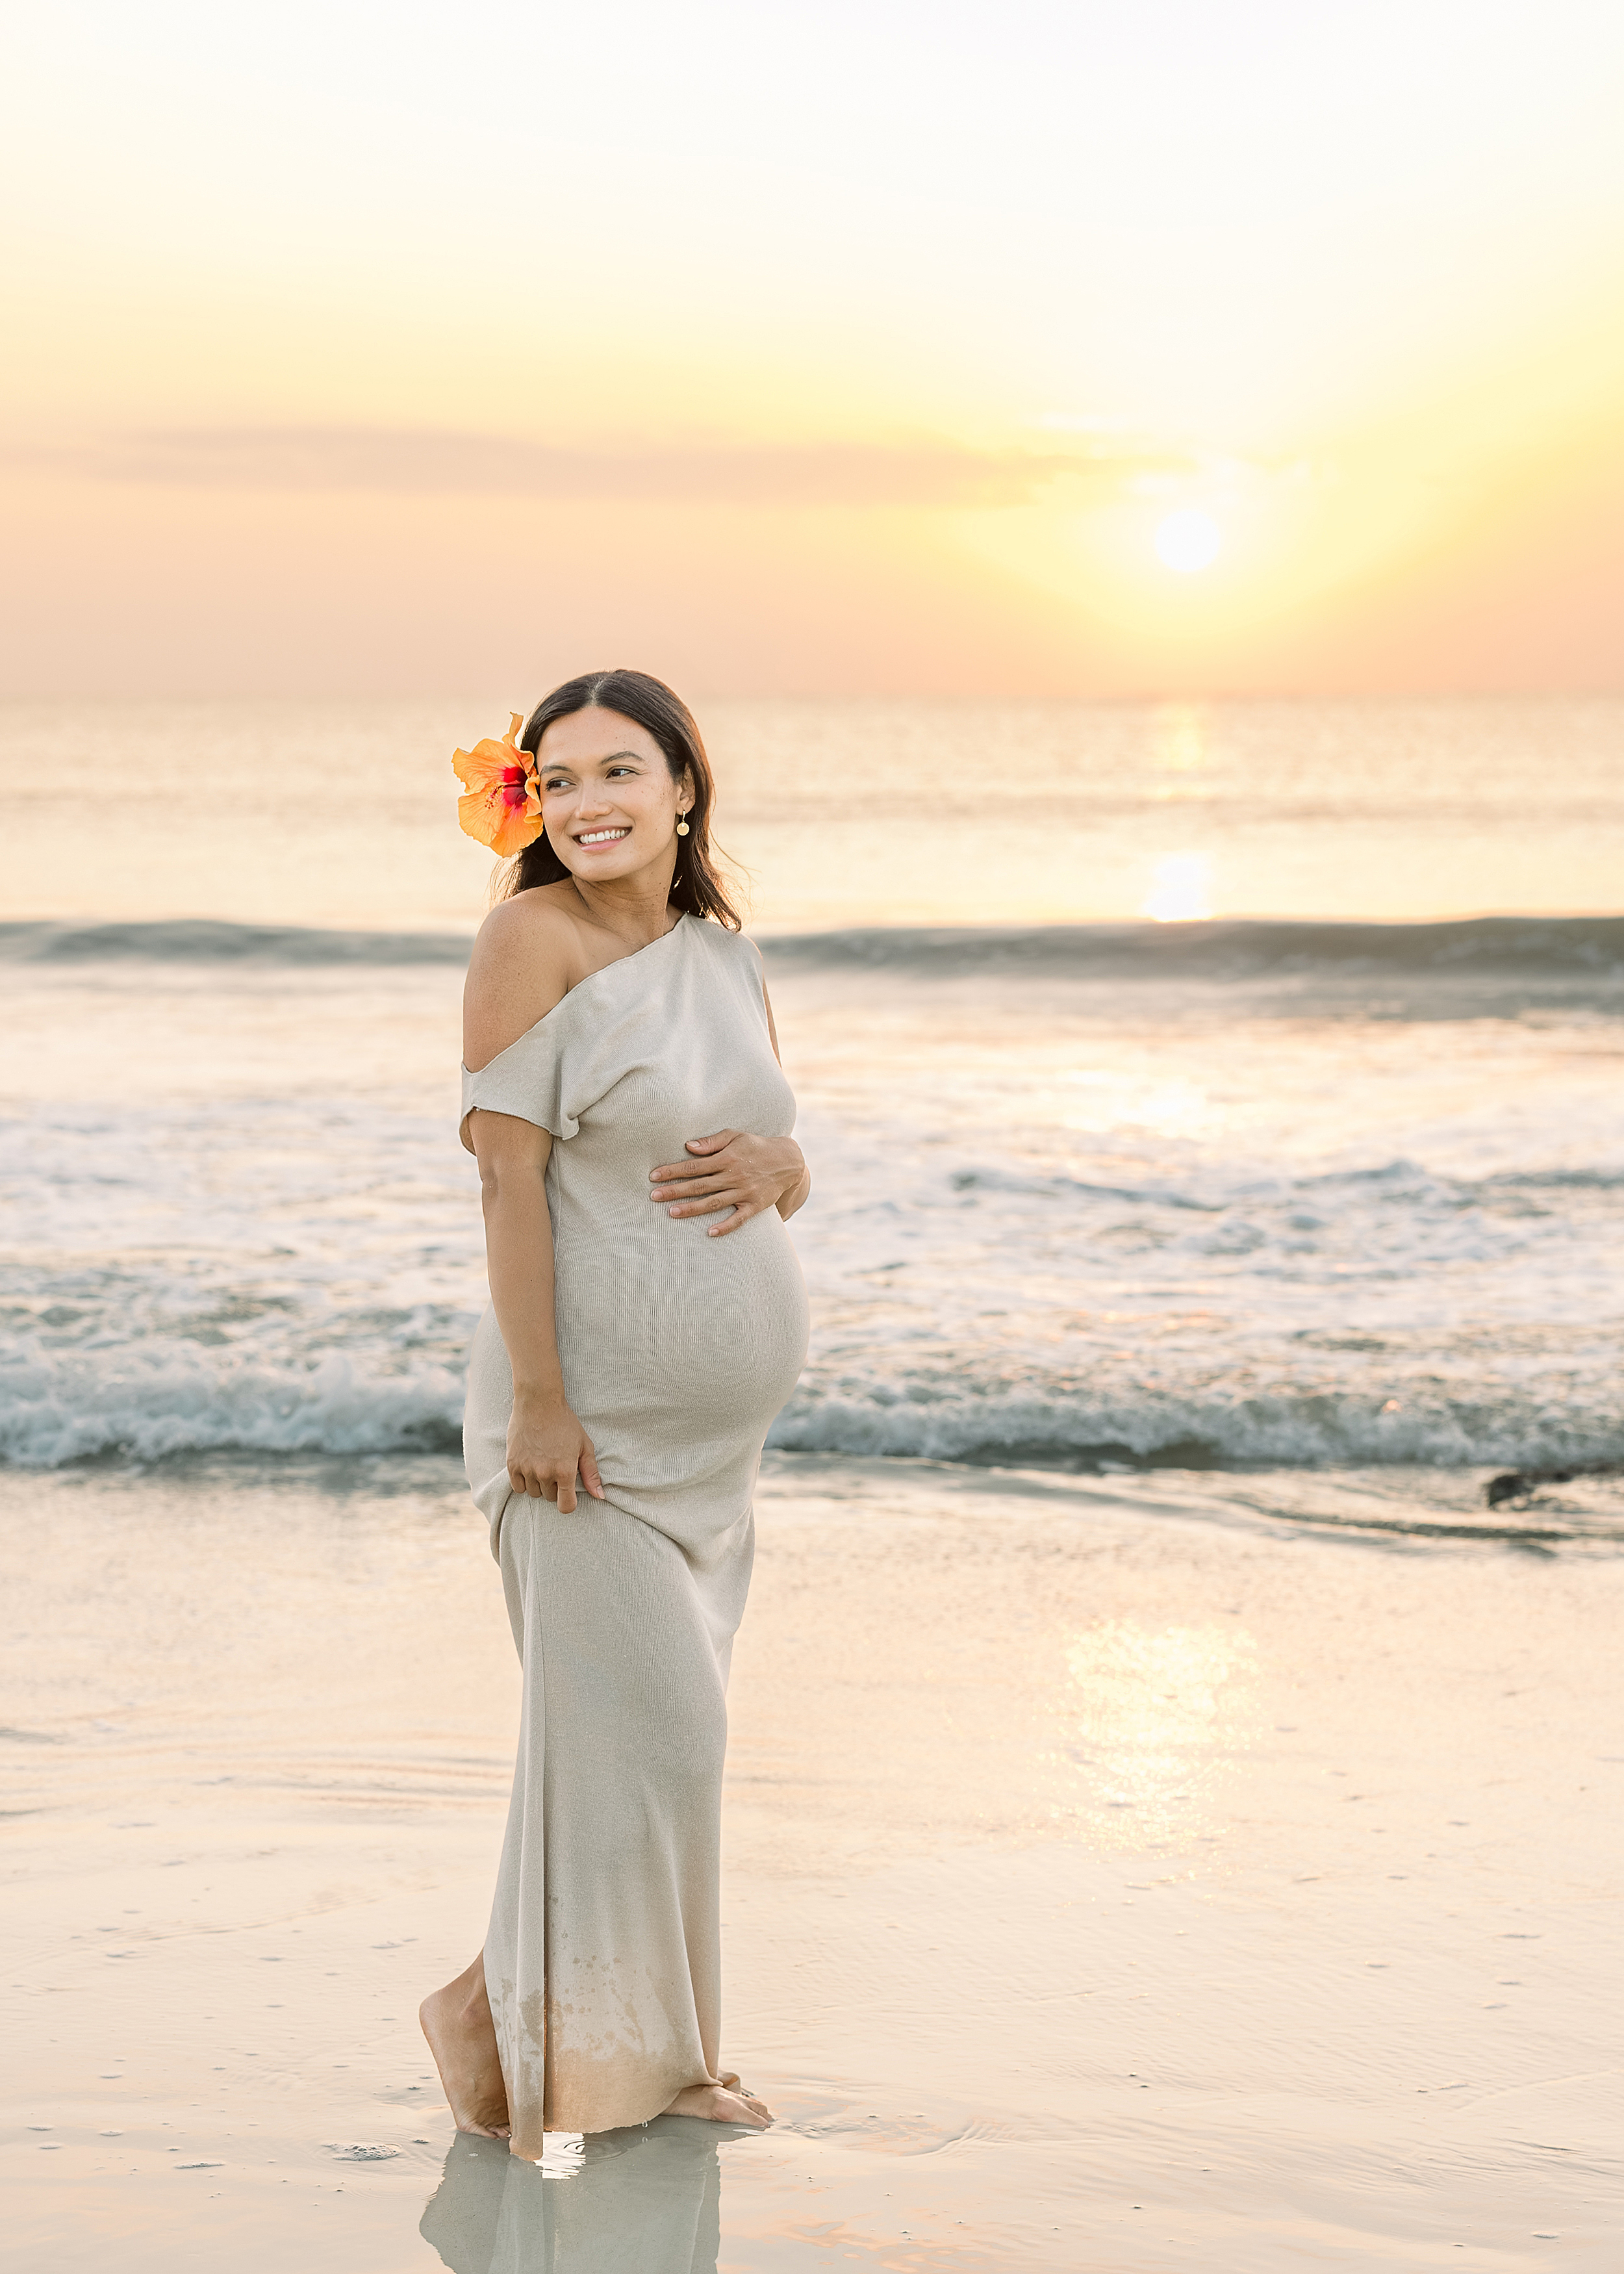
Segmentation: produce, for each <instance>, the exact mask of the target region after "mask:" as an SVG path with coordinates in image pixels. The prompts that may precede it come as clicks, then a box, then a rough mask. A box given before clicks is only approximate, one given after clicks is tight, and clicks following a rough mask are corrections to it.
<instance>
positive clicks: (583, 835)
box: [572, 822, 632, 845]
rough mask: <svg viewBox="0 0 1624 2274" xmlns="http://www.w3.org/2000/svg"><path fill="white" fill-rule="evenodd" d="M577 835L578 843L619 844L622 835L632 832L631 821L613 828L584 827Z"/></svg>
mask: <svg viewBox="0 0 1624 2274" xmlns="http://www.w3.org/2000/svg"><path fill="white" fill-rule="evenodd" d="M572 833H573V834H574V835H575V843H576V844H577V845H618V844H619V843H620V840H621V838H622V837H629V836H630V835H631V833H632V832H631V824H630V823H629V822H620V823H619V824H618V825H616V826H615V827H614V828H613V829H583V830H581V831H579V832H572Z"/></svg>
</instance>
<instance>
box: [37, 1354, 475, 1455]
mask: <svg viewBox="0 0 1624 2274" xmlns="http://www.w3.org/2000/svg"><path fill="white" fill-rule="evenodd" d="M461 1444H462V1380H461V1378H460V1376H459V1375H458V1374H455V1373H454V1372H453V1371H452V1369H451V1368H449V1367H445V1366H439V1365H432V1364H431V1365H427V1366H422V1367H416V1368H413V1369H410V1370H407V1371H403V1372H401V1373H395V1374H384V1373H381V1372H378V1371H374V1370H372V1369H371V1368H369V1367H365V1366H364V1365H357V1364H356V1363H355V1362H354V1361H353V1360H351V1359H349V1358H347V1357H344V1356H342V1355H341V1354H339V1353H337V1352H331V1353H329V1354H328V1355H327V1357H325V1358H324V1359H321V1360H320V1362H319V1363H318V1364H316V1365H313V1366H310V1367H298V1368H289V1367H275V1366H266V1365H263V1364H256V1363H253V1362H252V1361H249V1362H237V1361H234V1360H232V1359H229V1358H227V1359H224V1361H223V1362H222V1359H220V1358H219V1357H218V1356H217V1355H215V1354H214V1353H210V1354H207V1355H205V1354H203V1353H194V1352H162V1353H157V1352H151V1351H149V1350H147V1349H139V1350H137V1349H131V1348H128V1347H125V1348H124V1349H122V1350H118V1351H113V1352H95V1351H77V1352H62V1353H52V1354H50V1355H49V1356H45V1355H41V1356H35V1357H30V1358H25V1359H21V1360H20V1361H14V1362H13V1363H11V1364H10V1365H8V1366H6V1367H4V1370H0V1459H4V1460H6V1461H8V1462H10V1463H11V1464H12V1465H14V1466H16V1467H19V1468H31V1469H58V1468H63V1467H65V1466H66V1465H68V1464H69V1463H71V1462H74V1461H84V1460H90V1459H94V1458H98V1457H102V1458H105V1457H108V1456H109V1455H114V1454H123V1455H125V1456H127V1457H129V1458H131V1459H132V1460H136V1461H142V1462H146V1461H159V1460H163V1459H165V1458H167V1457H169V1456H171V1455H174V1454H177V1453H195V1452H219V1451H226V1450H237V1451H244V1452H256V1453H263V1454H286V1453H310V1452H322V1453H381V1452H391V1451H394V1450H396V1449H409V1448H415V1449H423V1450H431V1451H432V1450H447V1451H450V1450H455V1449H457V1448H458V1447H460V1445H461Z"/></svg>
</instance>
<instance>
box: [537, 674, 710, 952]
mask: <svg viewBox="0 0 1624 2274" xmlns="http://www.w3.org/2000/svg"><path fill="white" fill-rule="evenodd" d="M591 710H598V711H615V712H619V713H620V717H621V718H622V719H631V720H632V721H633V723H634V725H635V726H639V727H642V728H643V731H644V732H645V733H646V734H652V735H653V737H654V739H655V741H656V742H658V744H659V746H660V748H661V749H662V750H663V751H664V752H665V764H667V765H668V766H669V767H670V768H671V778H672V779H673V781H680V780H681V779H682V777H683V775H684V774H685V773H686V774H687V775H688V779H689V781H690V782H691V783H692V784H693V787H694V802H693V804H692V805H691V806H689V808H688V814H687V817H686V818H687V821H688V835H687V836H686V837H679V838H678V840H677V866H676V871H675V874H674V875H673V877H672V880H671V904H672V906H673V907H678V908H681V909H683V910H684V911H685V912H686V913H687V914H688V915H691V916H714V917H715V918H716V919H717V922H718V923H723V924H726V927H727V929H728V930H729V931H738V930H740V929H741V919H740V916H739V915H738V912H737V911H736V910H735V908H734V907H733V902H732V901H731V900H729V899H728V897H727V894H726V890H725V889H724V887H723V885H722V880H721V878H720V877H718V875H717V872H716V869H715V866H714V864H713V860H712V855H711V806H712V805H713V804H714V803H715V802H716V782H715V779H714V778H713V776H712V774H711V761H710V759H709V758H708V757H706V756H705V746H704V743H703V741H702V740H701V739H700V733H699V729H698V727H696V726H695V723H694V714H693V712H691V711H690V710H689V709H688V705H687V704H686V703H684V702H683V701H682V699H681V697H680V696H677V695H673V693H672V691H671V689H670V688H669V687H667V686H666V685H665V681H663V680H658V679H650V676H649V674H648V673H647V672H646V671H588V672H583V674H582V675H581V677H580V678H579V679H567V680H566V681H564V684H563V685H562V687H555V688H554V689H553V692H552V694H551V695H544V696H543V697H542V699H541V701H540V702H539V703H538V704H537V705H536V708H535V709H534V710H533V711H532V712H530V717H529V718H528V719H526V720H525V723H524V732H523V734H521V735H520V737H519V748H520V749H522V750H528V751H529V752H530V755H531V757H534V756H535V755H536V752H537V751H538V749H539V748H540V745H541V738H542V736H543V735H544V734H545V733H546V731H547V729H548V727H551V726H552V725H553V721H554V720H555V719H568V718H569V717H570V716H571V715H572V714H573V713H574V712H577V711H591ZM569 873H570V872H569V870H568V869H567V868H566V867H565V866H564V863H563V862H561V861H560V859H559V856H558V855H557V854H556V853H555V852H554V850H553V842H552V840H551V839H550V838H548V837H545V836H542V837H538V838H537V839H536V840H535V842H534V843H533V844H531V845H527V846H526V847H525V848H524V850H523V853H521V854H520V855H519V856H518V858H517V859H516V860H515V861H511V862H509V863H508V867H507V868H506V869H505V870H501V871H500V874H499V877H498V881H497V886H496V893H495V897H496V898H497V899H498V900H511V899H512V897H513V895H514V894H515V892H530V890H531V889H532V887H534V886H535V885H556V884H559V883H560V882H561V881H562V880H563V878H564V877H568V874H569Z"/></svg>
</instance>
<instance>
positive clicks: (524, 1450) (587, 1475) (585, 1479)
mask: <svg viewBox="0 0 1624 2274" xmlns="http://www.w3.org/2000/svg"><path fill="white" fill-rule="evenodd" d="M577 1472H579V1475H580V1479H581V1482H582V1484H583V1486H584V1487H586V1489H587V1491H588V1492H589V1493H590V1494H591V1495H592V1498H593V1499H594V1500H602V1498H603V1496H604V1487H603V1480H602V1479H601V1478H600V1477H599V1475H598V1456H597V1454H596V1453H595V1452H594V1451H593V1449H592V1441H591V1439H590V1437H589V1436H588V1435H587V1434H586V1431H585V1430H584V1429H583V1427H581V1424H580V1423H579V1421H577V1420H576V1419H575V1415H574V1414H573V1413H572V1412H570V1410H569V1408H568V1405H566V1404H565V1403H564V1401H563V1399H562V1398H561V1397H554V1398H540V1397H532V1398H526V1397H515V1399H514V1402H513V1419H511V1420H510V1421H509V1422H508V1483H509V1484H510V1485H511V1486H512V1487H513V1488H514V1490H515V1492H516V1493H526V1494H528V1495H529V1496H530V1499H531V1500H555V1501H557V1502H558V1504H559V1508H560V1510H561V1512H562V1513H563V1514H564V1515H565V1516H568V1515H569V1514H571V1512H572V1511H573V1510H574V1508H575V1478H576V1474H577Z"/></svg>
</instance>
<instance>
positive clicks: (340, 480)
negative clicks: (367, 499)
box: [56, 426, 1190, 510]
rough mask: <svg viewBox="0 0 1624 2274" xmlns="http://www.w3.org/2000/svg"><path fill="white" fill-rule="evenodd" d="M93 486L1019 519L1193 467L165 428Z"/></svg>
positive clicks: (99, 469)
mask: <svg viewBox="0 0 1624 2274" xmlns="http://www.w3.org/2000/svg"><path fill="white" fill-rule="evenodd" d="M56 463H57V464H58V465H63V464H64V463H66V464H68V465H70V466H71V468H72V470H73V471H76V472H78V473H79V474H80V475H87V476H89V478H91V479H93V480H96V481H102V482H117V483H138V484H142V485H145V486H155V487H161V488H167V489H177V488H178V489H207V490H261V491H264V490H274V491H294V492H314V491H370V492H373V493H380V494H385V495H391V496H403V497H420V496H431V495H457V494H461V495H465V496H482V497H508V498H551V499H558V500H624V501H630V502H636V503H639V504H650V503H666V502H669V503H682V504H698V503H703V504H722V505H740V506H760V507H785V506H795V507H808V506H810V507H816V506H835V507H846V508H853V507H857V508H861V507H881V506H904V507H914V508H920V507H925V508H932V507H934V508H959V509H960V510H962V509H965V508H989V507H1000V506H1021V505H1027V504H1031V503H1032V502H1034V501H1035V500H1036V499H1037V498H1038V497H1039V496H1040V495H1041V493H1044V492H1046V491H1048V490H1049V489H1050V488H1051V487H1052V486H1054V485H1056V484H1059V483H1064V484H1066V485H1068V486H1082V487H1084V488H1087V489H1093V490H1095V491H1096V492H1097V491H1098V490H1100V489H1101V488H1102V487H1103V488H1106V489H1109V491H1110V492H1112V493H1119V492H1120V491H1121V489H1122V487H1123V486H1124V484H1125V483H1126V482H1128V481H1131V480H1133V479H1135V478H1143V477H1144V476H1145V475H1146V474H1147V472H1148V473H1155V472H1158V471H1162V472H1173V471H1177V470H1179V469H1184V470H1187V469H1188V466H1189V463H1190V462H1189V460H1188V459H1186V458H1183V457H1177V458H1175V457H1174V456H1169V455H1165V454H1164V455H1161V456H1156V455H1154V454H1153V455H1149V456H1147V455H1145V454H1143V453H1141V452H1140V451H1139V450H1138V449H1132V450H1127V451H1124V450H1123V449H1122V448H1111V447H1109V445H1106V444H1104V443H1103V442H1102V441H1101V440H1100V439H1099V438H1094V440H1091V441H1090V442H1088V443H1086V444H1082V445H1080V446H1077V445H1074V446H1073V447H1071V448H1068V449H1065V450H1064V451H1053V450H1049V451H1041V450H1021V449H1015V450H983V449H975V448H970V447H968V446H966V445H963V444H959V443H954V442H942V441H931V440H923V441H905V442H895V443H885V442H873V443H870V442H807V443H755V444H750V443H741V444H722V443H718V444H714V445H650V446H646V447H631V446H628V447H625V448H618V449H577V448H570V447H568V446H562V445H556V444H552V443H546V442H532V441H526V440H521V439H517V438H514V437H509V436H504V435H495V434H466V433H443V432H435V431H432V430H423V431H417V432H412V431H402V430H391V429H387V428H381V427H370V426H289V427H237V428H197V429H185V428H180V429H173V430H169V431H163V432H156V433H140V434H125V435H120V436H115V437H111V438H109V439H108V440H104V441H102V442H100V443H98V444H95V445H93V446H91V447H90V448H86V449H83V450H79V451H76V452H73V453H71V454H69V455H68V456H67V457H66V459H65V461H64V458H63V457H62V456H58V457H57V459H56Z"/></svg>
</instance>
